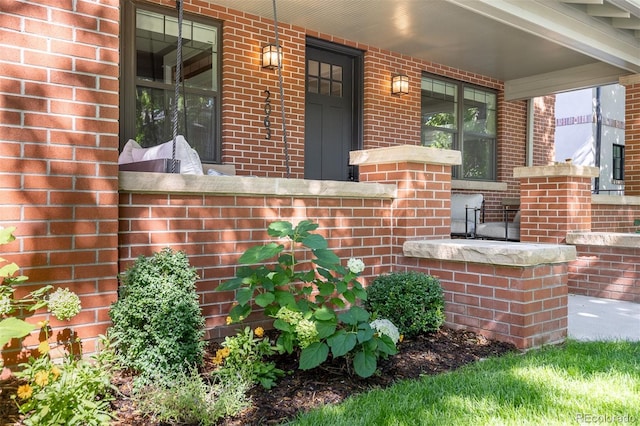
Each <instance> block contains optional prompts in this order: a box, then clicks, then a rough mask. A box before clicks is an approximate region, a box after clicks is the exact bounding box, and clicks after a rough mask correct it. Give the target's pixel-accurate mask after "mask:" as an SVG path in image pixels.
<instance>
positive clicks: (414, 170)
mask: <svg viewBox="0 0 640 426" xmlns="http://www.w3.org/2000/svg"><path fill="white" fill-rule="evenodd" d="M461 161H462V160H461V155H460V151H450V150H442V149H434V148H426V147H422V146H412V145H399V146H393V147H388V148H377V149H368V150H362V151H353V152H351V164H353V165H358V166H359V168H360V181H361V182H379V183H387V184H395V185H397V188H398V190H397V191H398V192H397V196H396V199H395V202H394V206H393V209H392V211H393V213H392V214H393V218H392V247H393V255H394V256H397V255H401V254H402V244H403V243H404V242H405V241H406V240H410V239H416V238H420V239H441V238H449V236H450V233H451V166H453V165H457V164H460V163H461ZM394 264H395V262H394Z"/></svg>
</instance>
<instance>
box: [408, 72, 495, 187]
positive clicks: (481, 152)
mask: <svg viewBox="0 0 640 426" xmlns="http://www.w3.org/2000/svg"><path fill="white" fill-rule="evenodd" d="M421 96H422V101H421V107H422V123H421V126H422V144H423V145H424V146H429V147H433V148H442V149H454V150H459V151H461V153H462V165H460V166H455V167H454V168H453V177H454V178H458V179H469V180H495V179H496V172H495V170H496V166H495V165H496V126H497V117H496V110H497V108H496V102H497V95H496V93H495V92H494V91H491V90H488V89H484V88H480V87H477V86H472V85H469V84H466V83H463V82H459V81H454V80H449V79H444V78H440V77H434V76H431V75H426V74H425V75H423V77H422V86H421Z"/></svg>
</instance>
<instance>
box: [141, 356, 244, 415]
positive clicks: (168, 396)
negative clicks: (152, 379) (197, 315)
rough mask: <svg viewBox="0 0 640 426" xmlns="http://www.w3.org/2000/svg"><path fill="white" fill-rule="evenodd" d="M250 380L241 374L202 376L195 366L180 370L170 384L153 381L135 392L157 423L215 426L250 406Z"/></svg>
mask: <svg viewBox="0 0 640 426" xmlns="http://www.w3.org/2000/svg"><path fill="white" fill-rule="evenodd" d="M250 387H251V383H250V382H249V381H248V380H246V379H245V378H243V377H241V376H239V375H235V376H234V375H229V376H225V377H223V378H218V377H214V381H213V382H212V383H208V382H206V381H205V379H203V377H202V375H201V374H200V373H199V372H198V370H197V369H196V368H190V369H189V371H187V372H180V373H179V374H178V375H177V376H176V377H175V379H174V381H173V383H171V385H170V387H166V386H160V385H158V384H151V385H150V386H148V387H146V388H144V391H143V392H137V393H136V394H135V401H136V405H137V408H138V409H139V410H140V411H141V412H142V413H144V414H145V415H148V416H151V417H152V418H154V419H155V420H156V421H158V422H166V423H171V424H198V425H213V424H215V423H216V421H217V420H219V419H221V418H223V417H226V416H233V415H236V414H238V413H240V412H241V411H242V410H244V409H245V408H247V407H249V405H250V401H249V399H248V397H247V392H248V390H249V388H250Z"/></svg>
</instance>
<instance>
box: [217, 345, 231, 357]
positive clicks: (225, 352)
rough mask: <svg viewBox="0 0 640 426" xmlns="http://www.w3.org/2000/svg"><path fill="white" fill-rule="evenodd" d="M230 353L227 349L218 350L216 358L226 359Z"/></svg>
mask: <svg viewBox="0 0 640 426" xmlns="http://www.w3.org/2000/svg"><path fill="white" fill-rule="evenodd" d="M230 353H231V350H230V349H229V348H222V349H218V351H217V352H216V356H218V355H219V356H220V358H222V359H225V358H226V357H228V356H229V354H230Z"/></svg>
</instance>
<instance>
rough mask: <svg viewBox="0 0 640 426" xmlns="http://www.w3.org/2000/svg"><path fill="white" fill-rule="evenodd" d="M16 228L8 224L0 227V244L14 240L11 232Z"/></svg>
mask: <svg viewBox="0 0 640 426" xmlns="http://www.w3.org/2000/svg"><path fill="white" fill-rule="evenodd" d="M15 230H16V227H15V226H9V227H8V228H1V229H0V244H8V243H10V242H11V241H14V240H15V239H16V237H14V236H13V232H14V231H15Z"/></svg>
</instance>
